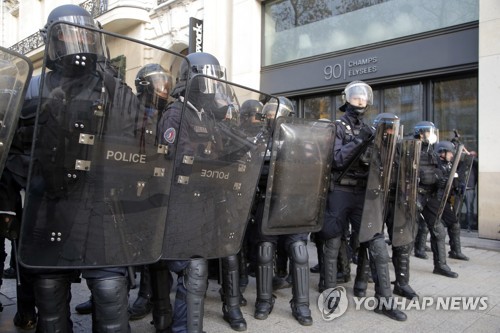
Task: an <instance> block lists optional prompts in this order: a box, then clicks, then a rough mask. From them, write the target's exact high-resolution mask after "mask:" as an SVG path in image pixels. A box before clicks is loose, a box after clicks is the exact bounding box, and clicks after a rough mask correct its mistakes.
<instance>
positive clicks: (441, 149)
mask: <svg viewBox="0 0 500 333" xmlns="http://www.w3.org/2000/svg"><path fill="white" fill-rule="evenodd" d="M434 151H435V152H437V153H438V154H441V153H447V152H451V153H455V145H454V144H453V143H452V142H451V141H439V142H438V143H436V146H435V147H434Z"/></svg>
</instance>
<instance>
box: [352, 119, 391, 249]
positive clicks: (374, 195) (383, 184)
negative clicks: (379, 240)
mask: <svg viewBox="0 0 500 333" xmlns="http://www.w3.org/2000/svg"><path fill="white" fill-rule="evenodd" d="M398 132H399V118H382V119H381V120H380V121H379V124H378V125H377V129H376V132H375V138H374V141H373V145H372V147H371V159H370V170H369V172H368V181H367V185H366V194H365V203H364V206H363V214H362V217H361V227H360V231H359V241H360V242H361V243H363V242H367V241H369V240H371V239H373V237H374V236H375V235H376V234H380V233H382V232H383V227H384V218H385V216H386V208H387V203H388V196H389V190H390V181H391V172H392V169H393V168H392V165H393V161H394V154H395V152H396V142H397V138H398Z"/></svg>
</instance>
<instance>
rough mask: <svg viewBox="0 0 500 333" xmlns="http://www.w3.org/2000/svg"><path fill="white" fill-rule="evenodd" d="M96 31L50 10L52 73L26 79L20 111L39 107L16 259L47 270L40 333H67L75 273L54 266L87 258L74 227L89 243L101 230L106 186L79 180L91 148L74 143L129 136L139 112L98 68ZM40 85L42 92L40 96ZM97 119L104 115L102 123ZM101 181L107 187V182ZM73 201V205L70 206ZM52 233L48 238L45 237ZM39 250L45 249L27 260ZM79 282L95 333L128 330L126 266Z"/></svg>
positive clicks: (39, 280) (75, 12) (100, 48)
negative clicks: (82, 283)
mask: <svg viewBox="0 0 500 333" xmlns="http://www.w3.org/2000/svg"><path fill="white" fill-rule="evenodd" d="M60 22H67V23H69V24H65V23H60ZM72 24H77V25H72ZM87 27H88V28H91V29H96V30H88V29H87ZM98 29H99V25H98V24H97V23H96V22H95V21H94V19H93V18H92V16H91V15H90V14H89V13H88V12H87V11H86V10H84V9H83V8H81V7H79V6H76V5H62V6H59V7H57V8H55V9H54V10H52V11H51V12H50V14H49V16H48V18H47V23H46V25H45V27H44V29H43V30H42V34H43V36H44V40H45V42H46V44H47V45H48V47H47V50H46V55H45V57H46V60H45V64H46V67H47V68H49V69H51V71H47V72H46V73H45V75H44V76H43V77H38V78H34V79H33V80H32V81H31V86H30V89H29V92H28V94H27V97H26V99H27V100H26V102H25V106H24V107H25V108H26V109H29V108H32V110H33V108H34V106H36V105H38V104H39V103H40V105H42V107H41V112H40V114H39V121H38V124H37V125H38V126H39V129H38V131H37V133H36V135H37V136H38V141H36V140H35V149H34V151H33V155H32V156H33V157H32V160H31V164H32V167H31V169H30V170H32V171H33V173H32V176H31V179H32V182H31V183H30V184H29V186H28V192H27V200H26V207H25V211H24V214H25V216H26V215H30V218H28V219H24V221H27V223H28V224H26V223H25V224H24V225H23V232H22V237H21V250H20V253H21V257H22V258H23V260H26V259H28V260H33V261H32V262H35V261H36V260H37V259H39V260H46V262H43V263H41V264H40V265H39V266H40V267H43V266H46V267H52V268H36V269H33V272H35V273H34V274H33V285H34V291H35V301H36V307H37V308H38V323H37V330H39V331H43V332H45V331H48V330H55V331H61V332H72V330H73V329H72V321H71V318H70V315H71V313H70V310H69V302H70V300H71V296H70V295H71V291H70V290H71V283H72V282H74V281H75V280H76V278H77V277H78V275H79V271H78V270H75V269H70V268H67V267H68V266H71V265H65V264H62V265H61V266H65V267H66V268H64V269H63V268H54V267H56V266H57V267H59V261H60V260H62V261H64V260H68V261H72V260H75V258H79V260H81V261H83V260H85V259H86V255H85V254H83V255H82V254H81V253H78V250H82V248H84V249H88V248H92V246H88V245H89V244H85V245H82V244H78V245H82V248H77V246H78V245H77V244H76V241H75V238H78V239H80V240H81V238H79V236H81V233H80V232H78V231H75V230H74V229H73V228H76V229H78V226H82V227H85V228H87V227H88V229H86V230H88V231H90V232H96V233H95V234H93V236H94V237H96V236H97V235H99V236H102V233H100V231H101V230H98V229H96V228H95V227H94V228H92V227H90V224H91V223H92V222H97V221H100V222H101V225H104V223H102V222H103V219H104V218H105V215H106V214H105V213H104V210H103V209H102V207H103V206H102V202H104V201H106V198H103V197H102V196H105V194H104V192H105V191H104V187H106V186H107V185H105V184H104V182H100V184H101V186H103V187H99V186H95V184H96V179H97V178H98V177H102V175H98V172H99V171H100V170H101V169H100V168H96V169H95V170H94V173H92V176H89V177H86V175H84V176H82V177H81V178H80V177H79V176H80V175H82V174H80V173H78V171H77V170H79V169H77V168H78V163H79V162H78V161H81V160H78V158H80V159H81V158H82V157H84V156H85V155H84V154H86V153H85V152H88V150H86V147H91V146H90V145H88V144H87V145H81V144H79V141H78V140H74V138H75V137H80V142H81V141H85V138H86V137H88V136H85V135H84V134H85V133H89V132H92V131H95V132H94V133H98V135H100V136H102V135H105V134H108V133H110V135H117V136H120V137H121V138H123V136H127V135H129V136H132V135H133V134H132V133H130V132H129V131H128V130H129V129H133V128H134V124H135V117H136V114H137V112H138V110H139V109H138V101H137V99H136V97H135V95H133V94H132V91H131V90H130V88H129V87H127V86H126V85H125V84H123V82H122V81H120V80H118V79H116V78H115V77H114V76H113V75H112V74H110V73H109V72H106V71H105V70H103V67H102V66H101V65H102V63H100V62H102V61H105V59H106V58H107V49H106V46H105V43H104V39H103V36H102V35H101V33H99V32H98V31H97V30H98ZM42 80H43V82H44V84H43V87H44V88H43V90H41V91H39V89H38V88H39V85H40V84H41V83H40V82H41V81H42ZM114 98H116V99H120V103H118V104H119V107H118V106H117V104H116V103H113V102H114ZM120 112H123V113H122V114H121V117H120V118H119V119H120V121H117V122H113V123H110V122H107V120H108V119H109V118H110V117H111V115H115V116H117V118H118V115H120ZM103 114H106V115H107V117H106V118H103V117H101V116H102V115H103ZM80 131H82V132H84V133H80ZM87 131H88V132H87ZM82 135H83V136H82ZM37 143H38V145H37ZM86 143H88V142H86ZM84 147H85V148H84ZM90 149H91V148H89V150H90ZM96 149H97V148H96ZM80 154H81V155H80ZM75 159H76V163H75ZM75 169H77V170H75ZM83 169H85V168H83ZM69 170H73V171H69ZM81 172H82V171H81ZM83 172H85V171H83ZM89 175H90V173H89ZM93 177H96V178H93ZM101 180H104V179H101ZM107 180H109V181H110V182H112V179H107ZM117 183H118V182H117ZM106 190H110V189H108V188H106ZM114 193H116V192H114ZM73 196H76V197H77V198H78V200H74V201H73V200H72V199H74V198H75V197H73ZM84 198H87V199H88V200H87V205H85V207H83V206H81V205H80V204H78V202H79V201H81V200H83V199H84ZM68 213H69V214H68ZM52 228H54V229H52ZM51 230H58V231H57V232H52V231H51ZM51 234H52V235H53V236H49V237H47V235H51ZM72 236H73V237H75V238H73V239H72V238H71V237H72ZM94 237H92V236H88V235H87V238H85V240H83V242H87V241H89V240H90V241H94V240H95V238H94ZM97 239H100V238H99V237H98V238H97ZM94 244H96V243H94ZM101 245H104V244H101ZM40 249H42V250H46V251H45V252H44V254H43V255H39V256H38V255H37V256H38V257H37V258H32V257H33V256H35V254H36V253H37V250H40ZM91 250H96V251H99V249H96V248H94V249H91ZM116 250H117V251H120V249H116ZM23 251H25V252H24V254H23ZM100 255H101V256H102V253H101V254H100ZM54 259H55V260H56V261H57V262H56V263H54V262H55V261H54ZM89 261H90V260H89ZM82 276H83V277H84V278H85V279H86V281H87V285H88V287H89V289H90V291H91V293H92V302H93V307H92V319H93V321H92V327H93V331H96V332H104V331H108V330H111V329H112V330H116V331H121V332H127V331H130V326H129V323H128V319H129V317H128V313H127V307H128V289H129V285H128V280H127V269H126V267H104V268H97V269H84V270H83V271H82Z"/></svg>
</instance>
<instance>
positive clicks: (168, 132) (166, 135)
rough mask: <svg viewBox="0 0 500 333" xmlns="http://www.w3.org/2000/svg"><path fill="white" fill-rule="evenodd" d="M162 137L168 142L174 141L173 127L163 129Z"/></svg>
mask: <svg viewBox="0 0 500 333" xmlns="http://www.w3.org/2000/svg"><path fill="white" fill-rule="evenodd" d="M163 138H164V139H165V141H167V142H168V143H174V141H175V128H173V127H170V128H168V129H167V130H166V131H165V133H163Z"/></svg>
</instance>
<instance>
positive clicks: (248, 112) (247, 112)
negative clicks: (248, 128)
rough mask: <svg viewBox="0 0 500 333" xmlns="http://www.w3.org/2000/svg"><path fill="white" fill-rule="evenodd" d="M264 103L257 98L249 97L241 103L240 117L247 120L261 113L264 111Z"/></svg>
mask: <svg viewBox="0 0 500 333" xmlns="http://www.w3.org/2000/svg"><path fill="white" fill-rule="evenodd" d="M262 107H263V105H262V103H261V102H259V101H257V100H255V99H249V100H246V101H245V102H244V103H243V104H241V108H240V118H241V120H242V121H247V120H249V119H250V118H252V117H254V116H257V115H260V114H261V113H262Z"/></svg>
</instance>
